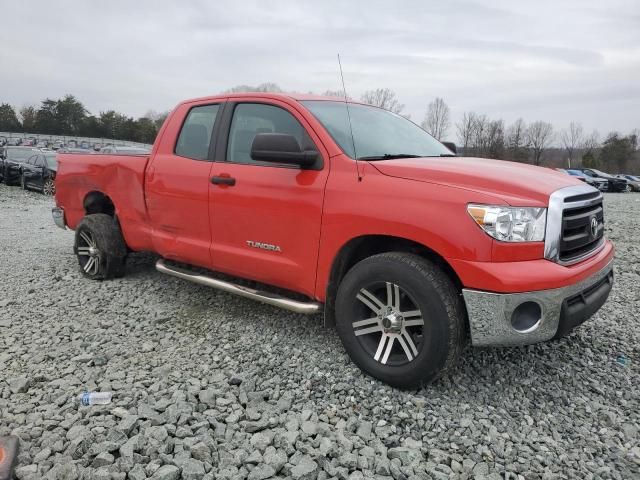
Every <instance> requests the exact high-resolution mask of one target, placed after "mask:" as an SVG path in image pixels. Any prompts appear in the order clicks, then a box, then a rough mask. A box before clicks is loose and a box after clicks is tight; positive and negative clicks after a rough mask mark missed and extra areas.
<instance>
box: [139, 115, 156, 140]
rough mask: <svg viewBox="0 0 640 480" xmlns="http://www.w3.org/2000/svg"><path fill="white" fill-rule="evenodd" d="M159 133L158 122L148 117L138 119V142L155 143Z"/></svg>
mask: <svg viewBox="0 0 640 480" xmlns="http://www.w3.org/2000/svg"><path fill="white" fill-rule="evenodd" d="M157 133H158V127H157V126H156V123H155V122H154V121H153V120H152V119H150V118H147V117H141V118H139V119H138V120H136V127H135V138H134V140H135V141H136V142H142V143H153V142H154V141H155V139H156V135H157Z"/></svg>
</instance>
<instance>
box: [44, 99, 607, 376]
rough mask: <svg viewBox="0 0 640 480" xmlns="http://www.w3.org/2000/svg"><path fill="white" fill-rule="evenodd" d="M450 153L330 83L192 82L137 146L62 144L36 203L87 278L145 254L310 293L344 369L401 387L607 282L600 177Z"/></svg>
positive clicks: (541, 332) (539, 331)
mask: <svg viewBox="0 0 640 480" xmlns="http://www.w3.org/2000/svg"><path fill="white" fill-rule="evenodd" d="M452 149H455V147H453V146H451V149H450V148H448V147H447V146H445V145H443V144H441V143H440V142H438V141H436V140H435V139H434V138H432V137H431V136H430V135H428V134H427V133H426V132H424V131H423V130H422V129H421V128H419V127H418V126H416V125H415V124H413V123H412V122H410V121H409V120H406V119H405V118H403V117H401V116H399V115H396V114H393V113H390V112H388V111H385V110H382V109H379V108H376V107H372V106H368V105H363V104H358V103H348V104H347V103H345V102H344V101H339V100H336V99H335V98H324V97H315V96H308V95H284V94H229V95H221V96H214V97H207V98H199V99H195V100H189V101H186V102H184V103H181V104H180V105H178V106H177V107H176V109H175V110H174V111H173V112H172V113H171V114H170V115H169V117H168V118H167V120H166V121H165V123H164V125H163V127H162V129H161V130H160V132H159V134H158V138H157V140H156V143H155V145H154V147H153V150H152V152H151V154H150V155H72V154H67V155H64V154H63V155H60V156H59V167H58V174H57V177H56V205H57V207H56V208H54V210H53V216H54V219H55V221H56V223H57V224H58V225H59V226H61V227H63V228H65V227H69V228H71V229H75V231H76V234H75V245H74V251H75V253H76V254H77V257H78V261H79V263H80V268H81V271H82V272H83V274H84V275H86V276H87V277H89V278H92V279H107V278H111V277H118V276H121V275H123V274H124V273H125V267H124V264H125V258H126V256H127V253H128V252H130V251H151V252H155V253H157V254H158V255H159V256H160V259H159V260H158V261H157V264H156V267H157V269H158V270H159V271H160V272H163V273H166V274H170V275H174V276H177V277H180V278H183V279H186V280H190V281H194V282H197V283H200V284H204V285H209V286H211V287H215V288H219V289H222V290H225V291H228V292H233V293H236V294H240V295H243V296H245V297H249V298H252V299H256V300H260V301H263V302H266V303H269V304H271V305H276V306H279V307H282V308H285V309H289V310H292V311H294V312H299V313H306V314H313V313H316V312H319V311H320V310H321V309H322V310H323V311H324V316H325V323H326V324H328V325H335V326H336V328H337V331H338V334H339V336H340V338H341V340H342V342H343V344H344V347H345V348H346V350H347V352H348V353H349V355H350V356H351V358H352V359H353V361H354V362H355V363H356V364H357V365H358V366H359V367H360V368H361V369H362V370H364V371H365V372H367V373H369V374H370V375H372V376H373V377H376V378H378V379H381V380H383V381H385V382H388V383H389V384H391V385H394V386H398V387H413V386H417V385H420V384H423V383H425V382H428V381H430V380H432V379H433V378H435V377H436V376H437V375H438V374H440V373H441V372H443V371H445V370H446V369H447V368H449V367H450V366H451V365H453V364H454V362H455V360H456V358H457V357H458V356H459V354H460V351H461V348H462V346H463V344H464V341H465V338H466V337H467V335H469V336H470V338H471V342H472V344H473V345H478V346H487V345H521V344H529V343H534V342H540V341H545V340H550V339H552V338H557V337H560V336H562V335H565V334H566V333H567V332H568V331H569V330H571V329H572V328H573V327H575V326H576V325H578V324H580V323H582V322H583V321H585V320H586V319H587V318H589V317H590V316H591V315H593V313H595V312H596V311H597V310H598V309H599V308H600V307H601V306H602V305H603V303H604V302H605V301H606V299H607V297H608V295H609V292H610V290H611V287H612V284H613V264H612V260H613V250H614V249H613V245H612V244H611V242H610V241H608V240H606V239H605V238H604V218H603V197H602V194H601V193H600V192H599V191H598V190H596V189H594V188H592V187H589V186H588V185H585V184H583V183H582V182H580V181H579V180H577V179H574V178H571V177H570V176H568V175H565V174H562V173H559V172H556V171H553V170H551V169H546V168H538V167H533V166H529V165H523V164H519V163H511V162H506V161H498V160H487V159H480V158H462V157H457V156H455V154H454V153H453V151H452ZM203 272H204V273H203ZM213 272H219V273H222V274H225V275H224V276H222V278H221V275H219V274H214V273H213ZM230 278H231V279H230ZM233 278H238V279H239V280H237V281H236V280H233ZM240 279H241V280H240ZM247 280H248V281H250V282H247ZM248 285H250V286H248Z"/></svg>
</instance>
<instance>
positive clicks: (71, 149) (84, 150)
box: [57, 147, 96, 155]
mask: <svg viewBox="0 0 640 480" xmlns="http://www.w3.org/2000/svg"><path fill="white" fill-rule="evenodd" d="M57 153H85V154H89V155H92V154H94V153H96V152H94V151H93V150H90V149H87V148H78V147H63V148H60V149H58V151H57Z"/></svg>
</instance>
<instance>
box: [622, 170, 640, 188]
mask: <svg viewBox="0 0 640 480" xmlns="http://www.w3.org/2000/svg"><path fill="white" fill-rule="evenodd" d="M616 177H618V178H624V179H625V180H626V181H627V184H629V187H630V188H631V190H632V191H634V192H640V177H638V176H636V175H626V174H620V175H616Z"/></svg>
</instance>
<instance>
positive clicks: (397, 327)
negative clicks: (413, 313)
mask: <svg viewBox="0 0 640 480" xmlns="http://www.w3.org/2000/svg"><path fill="white" fill-rule="evenodd" d="M402 324H403V322H402V316H401V315H399V314H398V313H396V312H393V313H391V314H389V315H387V316H386V317H384V318H383V319H382V327H383V328H384V332H385V333H400V331H401V330H402Z"/></svg>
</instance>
